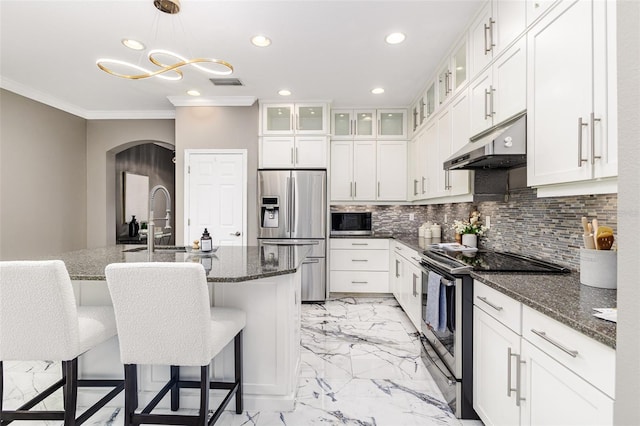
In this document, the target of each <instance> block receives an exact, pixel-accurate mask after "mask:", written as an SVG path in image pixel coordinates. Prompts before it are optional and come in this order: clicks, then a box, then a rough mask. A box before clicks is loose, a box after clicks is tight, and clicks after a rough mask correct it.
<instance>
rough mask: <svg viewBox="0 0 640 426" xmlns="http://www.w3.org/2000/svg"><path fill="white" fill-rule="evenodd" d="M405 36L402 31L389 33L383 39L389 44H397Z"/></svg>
mask: <svg viewBox="0 0 640 426" xmlns="http://www.w3.org/2000/svg"><path fill="white" fill-rule="evenodd" d="M405 38H406V36H405V35H404V34H403V33H391V34H389V35H388V36H387V38H385V39H384V40H385V41H386V42H387V43H389V44H399V43H402V42H403V41H404V39H405Z"/></svg>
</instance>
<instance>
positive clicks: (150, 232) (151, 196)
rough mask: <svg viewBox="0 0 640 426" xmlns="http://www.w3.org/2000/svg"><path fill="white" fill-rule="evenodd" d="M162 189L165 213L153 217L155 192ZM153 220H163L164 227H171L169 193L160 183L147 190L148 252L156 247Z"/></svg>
mask: <svg viewBox="0 0 640 426" xmlns="http://www.w3.org/2000/svg"><path fill="white" fill-rule="evenodd" d="M158 191H162V192H163V193H164V197H165V199H166V200H167V215H166V216H165V217H158V218H154V217H153V200H154V199H155V197H156V192H158ZM154 220H164V221H165V226H164V229H171V194H169V190H168V189H167V188H165V187H164V186H162V185H156V186H154V187H153V188H152V189H151V192H149V224H148V226H147V250H148V251H149V253H151V252H152V251H154V250H155V249H156V244H155V237H156V224H155V223H154V222H153V221H154Z"/></svg>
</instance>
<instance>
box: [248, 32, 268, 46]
mask: <svg viewBox="0 0 640 426" xmlns="http://www.w3.org/2000/svg"><path fill="white" fill-rule="evenodd" d="M251 43H253V45H254V46H258V47H267V46H269V45H270V44H271V39H270V38H269V37H267V36H263V35H257V36H253V37H251Z"/></svg>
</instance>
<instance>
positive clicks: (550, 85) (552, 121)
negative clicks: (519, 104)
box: [527, 0, 618, 195]
mask: <svg viewBox="0 0 640 426" xmlns="http://www.w3.org/2000/svg"><path fill="white" fill-rule="evenodd" d="M614 18H615V2H603V1H598V0H578V1H575V0H574V1H566V2H561V3H560V4H558V5H557V6H556V7H554V8H553V9H552V10H551V11H550V12H549V13H548V14H547V15H545V16H544V17H543V18H542V19H540V20H539V21H538V22H537V23H536V24H535V25H534V26H533V27H532V28H531V29H530V30H529V32H528V33H527V38H528V87H527V89H528V99H527V114H528V116H527V121H528V125H527V183H528V185H529V186H540V185H549V184H559V183H569V182H580V181H588V180H592V179H601V178H607V177H614V176H617V156H618V155H617V154H618V151H617V135H616V131H615V129H616V123H615V117H616V85H615V80H616V79H615V76H616V68H615V63H616V61H615V60H613V59H612V58H615V56H616V52H615V47H614V46H615V41H614V40H615V20H614ZM567 195H569V194H567Z"/></svg>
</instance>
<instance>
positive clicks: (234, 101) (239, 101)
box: [167, 96, 258, 107]
mask: <svg viewBox="0 0 640 426" xmlns="http://www.w3.org/2000/svg"><path fill="white" fill-rule="evenodd" d="M167 99H169V102H171V103H172V104H173V106H177V107H189V106H251V105H253V104H254V103H255V102H256V100H257V99H258V98H256V97H255V96H200V97H197V98H194V97H193V96H167Z"/></svg>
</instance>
